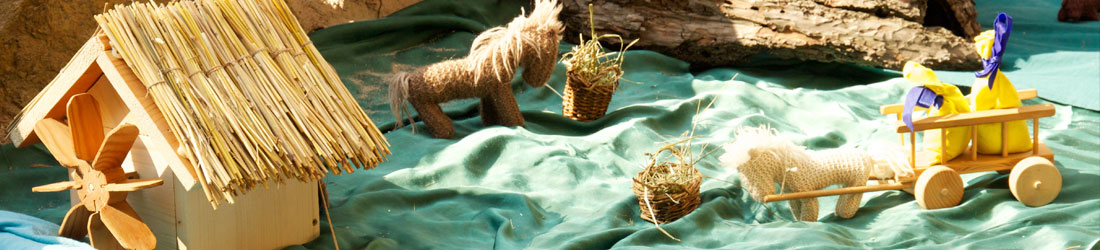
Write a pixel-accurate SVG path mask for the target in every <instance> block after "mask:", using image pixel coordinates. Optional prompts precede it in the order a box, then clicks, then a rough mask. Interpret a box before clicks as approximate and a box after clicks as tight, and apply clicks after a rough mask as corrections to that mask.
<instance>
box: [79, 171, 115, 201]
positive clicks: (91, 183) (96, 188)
mask: <svg viewBox="0 0 1100 250" xmlns="http://www.w3.org/2000/svg"><path fill="white" fill-rule="evenodd" d="M106 185H107V176H106V175H104V174H103V172H100V171H98V170H94V169H90V170H89V171H88V172H87V173H85V174H84V178H83V183H81V188H83V189H84V190H85V191H84V193H83V197H81V200H84V207H85V208H88V210H89V211H101V210H103V207H104V206H107V204H108V203H110V199H111V193H110V192H109V191H107V189H106V188H104V186H106Z"/></svg>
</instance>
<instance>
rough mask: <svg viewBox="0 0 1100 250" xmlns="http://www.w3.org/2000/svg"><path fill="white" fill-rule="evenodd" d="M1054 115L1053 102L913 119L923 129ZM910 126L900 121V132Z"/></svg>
mask: <svg viewBox="0 0 1100 250" xmlns="http://www.w3.org/2000/svg"><path fill="white" fill-rule="evenodd" d="M1053 115H1054V105H1053V104H1039V105H1029V106H1023V107H1018V108H1007V109H991V110H982V111H975V112H970V113H961V114H950V115H944V116H933V117H925V118H921V119H917V120H914V121H913V130H916V131H923V130H929V129H938V128H953V127H962V126H971V125H980V124H987V123H998V122H1006V121H1018V120H1030V119H1034V118H1040V117H1049V116H1053ZM909 131H910V130H909V127H907V126H906V125H905V124H902V123H900V122H899V124H898V125H897V132H898V133H906V132H909Z"/></svg>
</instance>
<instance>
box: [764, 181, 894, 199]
mask: <svg viewBox="0 0 1100 250" xmlns="http://www.w3.org/2000/svg"><path fill="white" fill-rule="evenodd" d="M912 186H913V182H905V183H889V184H878V185H869V186H858V187H845V188H831V189H822V190H814V191H806V192H794V193H786V194H772V195H766V196H764V201H763V202H775V201H785V200H797V199H807V198H817V197H821V196H831V195H842V194H856V193H866V192H874V191H883V190H902V189H905V188H908V187H912Z"/></svg>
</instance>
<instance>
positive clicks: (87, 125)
mask: <svg viewBox="0 0 1100 250" xmlns="http://www.w3.org/2000/svg"><path fill="white" fill-rule="evenodd" d="M67 110H68V111H67V112H66V114H67V115H68V118H69V130H71V131H72V135H73V147H74V149H75V151H76V157H77V158H80V159H81V160H84V161H86V162H92V161H93V160H94V159H95V156H96V151H99V145H100V144H101V143H103V121H102V117H101V116H100V114H99V103H96V100H95V97H92V95H89V94H87V93H80V94H76V95H73V96H72V97H70V98H69V103H68V105H67Z"/></svg>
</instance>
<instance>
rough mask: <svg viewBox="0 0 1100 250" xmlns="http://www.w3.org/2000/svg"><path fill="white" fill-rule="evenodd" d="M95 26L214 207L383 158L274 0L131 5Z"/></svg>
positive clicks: (369, 128) (367, 127)
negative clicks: (149, 103)
mask: <svg viewBox="0 0 1100 250" xmlns="http://www.w3.org/2000/svg"><path fill="white" fill-rule="evenodd" d="M95 19H96V21H97V22H98V23H99V25H100V27H101V28H102V30H103V31H104V33H106V35H107V36H108V37H109V38H110V41H111V43H112V47H113V48H114V49H115V51H117V52H118V53H119V54H120V55H121V57H122V58H123V60H124V61H126V64H127V65H128V66H129V67H130V68H131V69H132V70H133V71H134V73H135V74H136V75H137V77H138V78H139V79H140V80H141V81H142V83H143V84H144V85H145V87H146V88H147V90H148V91H149V92H148V93H149V95H150V96H151V97H152V99H153V100H154V102H155V103H156V106H157V107H158V108H159V109H160V110H161V112H162V113H163V115H164V118H165V121H166V123H167V124H168V126H169V127H170V129H171V131H172V132H173V133H172V134H173V135H175V137H176V138H175V139H176V141H178V142H179V152H177V153H178V154H179V155H181V157H183V158H185V159H186V160H187V161H188V162H189V163H190V165H191V167H194V169H193V172H192V174H194V175H195V176H194V177H196V179H197V180H198V181H199V183H201V186H202V187H203V190H204V191H205V193H206V195H207V199H208V200H209V201H210V202H211V204H212V205H214V206H215V207H216V206H217V205H218V204H219V203H220V202H221V201H222V200H226V201H229V202H231V203H232V201H233V200H232V197H233V196H234V195H241V194H244V193H245V192H247V191H249V190H251V189H253V188H255V187H257V186H258V185H264V186H267V185H268V184H269V182H272V181H274V182H276V183H282V182H284V181H285V180H286V179H288V178H293V179H298V180H301V181H313V180H319V179H321V178H323V177H324V176H325V175H326V174H328V173H336V174H340V173H345V172H352V171H354V168H366V169H369V168H373V167H374V166H376V165H377V164H378V163H380V162H382V161H385V160H386V158H385V156H386V155H388V154H389V153H390V152H389V149H388V147H389V143H388V142H386V139H385V137H383V136H382V134H381V132H379V131H378V128H377V127H376V126H375V125H374V123H373V122H372V121H371V120H370V118H368V117H367V115H366V114H365V113H363V111H362V109H361V108H359V106H358V105H357V103H356V101H355V99H354V98H352V96H351V94H350V93H349V92H348V91H347V89H346V88H345V87H344V84H343V83H342V82H341V81H340V78H339V76H338V75H337V74H336V72H335V70H333V69H332V66H331V65H329V64H328V62H326V61H325V60H324V58H322V57H321V54H320V52H318V51H317V48H316V47H314V46H313V44H312V41H310V40H309V37H307V36H306V34H305V32H304V31H303V30H302V28H301V26H300V25H299V24H298V21H297V19H296V18H295V16H294V15H293V14H292V13H291V12H290V10H289V8H288V7H287V5H286V3H285V2H283V1H282V0H262V1H249V0H196V1H179V2H172V3H168V4H154V3H134V4H131V5H126V6H123V5H118V6H116V7H115V8H114V9H113V10H110V11H108V12H106V13H103V14H100V15H97V16H96V17H95Z"/></svg>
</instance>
